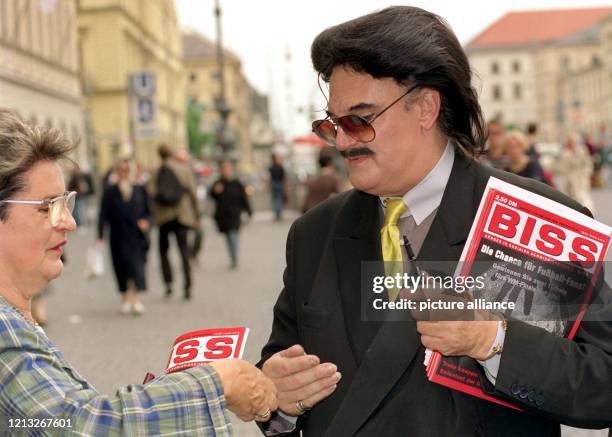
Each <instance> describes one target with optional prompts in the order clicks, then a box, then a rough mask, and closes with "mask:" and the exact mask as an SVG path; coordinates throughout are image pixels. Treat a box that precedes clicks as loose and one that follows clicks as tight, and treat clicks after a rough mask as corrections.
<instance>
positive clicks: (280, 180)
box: [268, 154, 287, 221]
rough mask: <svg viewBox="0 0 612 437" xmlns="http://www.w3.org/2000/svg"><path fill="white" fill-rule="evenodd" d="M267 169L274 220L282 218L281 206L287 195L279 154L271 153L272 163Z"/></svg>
mask: <svg viewBox="0 0 612 437" xmlns="http://www.w3.org/2000/svg"><path fill="white" fill-rule="evenodd" d="M268 171H269V172H270V191H271V193H272V208H273V209H274V218H275V220H276V221H280V220H282V218H283V208H284V206H285V199H286V197H287V194H286V192H285V189H286V188H285V183H286V181H285V179H286V174H285V168H284V167H283V162H282V159H281V157H280V156H278V155H275V154H272V165H271V166H270V168H269V169H268Z"/></svg>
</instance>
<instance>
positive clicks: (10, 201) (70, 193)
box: [0, 191, 77, 228]
mask: <svg viewBox="0 0 612 437" xmlns="http://www.w3.org/2000/svg"><path fill="white" fill-rule="evenodd" d="M76 195H77V192H76V191H65V192H64V194H62V195H61V196H57V197H54V198H52V199H43V200H21V199H5V200H0V203H8V204H18V205H47V207H48V208H49V211H48V212H47V216H48V217H49V223H51V226H52V227H54V228H56V227H58V226H59V225H60V223H61V219H62V216H61V214H60V218H59V221H58V223H56V224H54V223H53V221H52V218H51V208H53V206H54V205H55V204H56V203H57V202H59V201H60V200H62V199H63V200H64V205H63V207H64V208H66V209H68V212H69V213H70V215H71V216H72V211H73V210H74V204H73V206H72V208H68V205H69V202H70V200H71V199H75V201H76ZM62 212H63V211H62Z"/></svg>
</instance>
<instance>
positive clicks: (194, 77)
mask: <svg viewBox="0 0 612 437" xmlns="http://www.w3.org/2000/svg"><path fill="white" fill-rule="evenodd" d="M197 78H198V76H197V75H196V74H195V73H191V74H190V75H189V80H190V81H192V82H195V81H196V79H197Z"/></svg>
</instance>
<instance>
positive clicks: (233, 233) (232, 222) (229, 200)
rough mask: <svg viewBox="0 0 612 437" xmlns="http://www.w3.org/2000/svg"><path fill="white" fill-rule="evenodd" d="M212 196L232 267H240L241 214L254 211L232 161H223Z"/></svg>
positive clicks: (211, 192)
mask: <svg viewBox="0 0 612 437" xmlns="http://www.w3.org/2000/svg"><path fill="white" fill-rule="evenodd" d="M210 196H211V197H212V198H213V199H214V200H215V203H216V209H215V216H214V218H215V223H216V224H217V229H218V230H219V232H222V233H224V234H225V238H226V242H227V248H228V250H229V254H230V259H231V265H230V268H232V269H235V268H236V267H238V239H239V234H238V232H239V229H240V215H241V214H242V211H246V212H247V213H248V214H249V216H251V215H252V211H251V205H250V204H249V199H248V198H247V194H246V191H245V189H244V185H242V184H241V183H240V181H239V180H238V179H236V178H235V177H234V166H233V164H232V162H231V161H223V162H222V163H221V178H219V179H218V180H217V181H216V182H215V183H214V184H213V186H212V189H211V190H210Z"/></svg>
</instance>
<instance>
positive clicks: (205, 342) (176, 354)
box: [166, 327, 248, 373]
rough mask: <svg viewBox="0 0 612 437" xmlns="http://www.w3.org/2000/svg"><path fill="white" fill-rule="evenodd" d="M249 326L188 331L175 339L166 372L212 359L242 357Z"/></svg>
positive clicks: (208, 361)
mask: <svg viewBox="0 0 612 437" xmlns="http://www.w3.org/2000/svg"><path fill="white" fill-rule="evenodd" d="M247 335H248V328H244V327H240V328H220V329H206V330H200V331H193V332H188V333H186V334H183V335H181V336H180V337H179V338H177V339H176V340H175V341H174V345H173V347H172V352H171V354H170V358H169V359H168V364H167V365H166V373H171V372H174V371H177V370H181V369H185V368H188V367H194V366H198V365H200V364H204V363H210V362H211V361H217V360H225V359H228V358H241V357H242V353H243V351H244V345H245V343H246V337H247Z"/></svg>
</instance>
